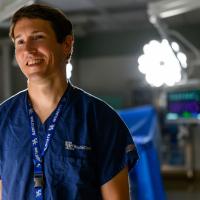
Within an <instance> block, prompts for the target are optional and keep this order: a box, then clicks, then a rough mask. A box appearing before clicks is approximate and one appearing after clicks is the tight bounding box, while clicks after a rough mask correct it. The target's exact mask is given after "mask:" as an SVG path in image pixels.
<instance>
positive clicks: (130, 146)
mask: <svg viewBox="0 0 200 200" xmlns="http://www.w3.org/2000/svg"><path fill="white" fill-rule="evenodd" d="M134 149H135V146H134V144H129V145H127V146H126V153H128V152H130V151H133V150H134Z"/></svg>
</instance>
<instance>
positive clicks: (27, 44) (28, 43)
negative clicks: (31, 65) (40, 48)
mask: <svg viewBox="0 0 200 200" xmlns="http://www.w3.org/2000/svg"><path fill="white" fill-rule="evenodd" d="M24 50H25V51H27V52H28V53H30V52H35V51H36V48H35V45H34V43H33V42H32V40H27V41H26V42H25V45H24Z"/></svg>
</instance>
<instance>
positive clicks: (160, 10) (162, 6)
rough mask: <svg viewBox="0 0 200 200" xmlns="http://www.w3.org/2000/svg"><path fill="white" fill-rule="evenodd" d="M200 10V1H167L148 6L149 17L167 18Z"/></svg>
mask: <svg viewBox="0 0 200 200" xmlns="http://www.w3.org/2000/svg"><path fill="white" fill-rule="evenodd" d="M198 8H200V1H199V0H165V1H157V2H152V3H149V4H148V11H147V12H148V14H149V17H158V18H167V17H172V16H175V15H180V14H183V13H186V12H189V11H192V10H196V9H198Z"/></svg>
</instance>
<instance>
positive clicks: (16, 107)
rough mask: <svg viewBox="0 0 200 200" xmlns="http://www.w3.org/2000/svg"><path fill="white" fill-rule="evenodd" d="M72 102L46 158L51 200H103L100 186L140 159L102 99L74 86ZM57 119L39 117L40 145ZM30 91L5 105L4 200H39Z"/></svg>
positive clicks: (1, 133) (0, 149)
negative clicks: (34, 175)
mask: <svg viewBox="0 0 200 200" xmlns="http://www.w3.org/2000/svg"><path fill="white" fill-rule="evenodd" d="M65 95H66V98H67V103H66V105H65V106H64V110H63V113H62V114H61V116H60V118H59V122H58V124H57V126H56V132H55V134H54V136H53V138H52V140H51V142H50V144H49V148H48V150H47V152H46V154H45V156H44V174H45V190H44V197H45V198H44V199H46V200H62V199H63V200H66V199H69V200H75V199H79V200H86V199H87V200H98V199H101V194H100V187H101V185H103V184H104V183H106V182H107V181H109V180H110V179H112V178H113V177H114V176H115V175H116V174H117V173H119V172H120V170H122V169H123V168H124V167H125V166H127V165H129V168H130V169H131V167H132V166H133V165H134V164H135V162H136V160H137V159H138V155H137V152H136V149H135V148H133V149H131V148H129V149H128V150H127V146H128V147H130V145H133V140H132V137H131V135H130V134H129V131H128V129H127V127H126V125H125V124H124V123H123V121H122V120H121V118H120V117H119V116H118V115H117V114H116V112H115V111H114V110H113V109H111V108H110V107H109V106H108V105H106V104H105V103H103V102H102V101H101V100H99V99H97V98H94V97H93V96H91V95H89V94H87V93H85V92H84V91H82V90H80V89H78V88H75V87H72V86H71V85H69V87H68V90H67V92H66V93H65ZM52 116H53V113H52V115H51V116H50V117H49V118H48V119H47V120H46V121H45V123H44V124H42V123H41V122H40V120H39V119H38V118H37V120H36V128H37V132H38V134H39V142H40V146H41V147H42V146H43V145H44V139H45V134H46V130H47V128H48V126H49V123H50V120H51V117H52ZM28 120H29V119H28V112H27V91H26V90H25V91H22V92H20V93H19V94H17V95H15V96H13V97H12V98H10V99H9V100H7V101H6V102H4V103H3V104H2V105H1V106H0V176H1V179H2V182H3V200H13V199H16V198H17V199H18V200H34V197H35V194H34V187H33V161H32V148H31V134H30V132H29V128H30V127H29V121H28Z"/></svg>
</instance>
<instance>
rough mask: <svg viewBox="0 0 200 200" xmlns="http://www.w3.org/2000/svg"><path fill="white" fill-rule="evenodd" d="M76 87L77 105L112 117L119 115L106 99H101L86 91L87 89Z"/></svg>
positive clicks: (75, 98) (75, 99) (74, 99)
mask: <svg viewBox="0 0 200 200" xmlns="http://www.w3.org/2000/svg"><path fill="white" fill-rule="evenodd" d="M73 88H74V90H75V91H74V94H75V95H74V98H73V101H74V102H76V103H75V104H76V106H78V107H79V108H80V106H82V108H86V109H89V110H90V111H93V112H95V114H96V115H103V116H105V115H107V116H110V117H111V116H112V117H115V116H116V117H118V115H117V113H116V111H115V110H114V109H113V108H112V107H111V106H110V105H109V104H108V103H106V102H105V101H104V100H102V99H100V98H99V97H97V96H95V95H93V94H91V93H89V92H86V91H85V90H83V89H81V88H78V87H73Z"/></svg>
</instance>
